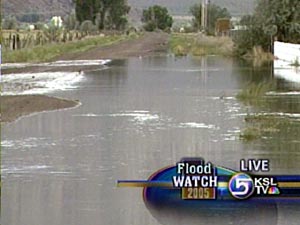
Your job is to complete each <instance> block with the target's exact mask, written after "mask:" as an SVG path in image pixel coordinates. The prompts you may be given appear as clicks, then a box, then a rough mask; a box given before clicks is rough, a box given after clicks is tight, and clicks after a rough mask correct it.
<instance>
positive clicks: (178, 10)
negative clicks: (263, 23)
mask: <svg viewBox="0 0 300 225" xmlns="http://www.w3.org/2000/svg"><path fill="white" fill-rule="evenodd" d="M255 1H256V0H211V1H210V2H211V3H214V4H216V5H219V6H221V7H226V8H228V10H229V11H230V13H231V14H232V15H235V16H238V15H245V14H250V13H252V12H253V10H254V6H255ZM128 2H129V4H130V5H132V6H133V7H135V8H142V9H144V8H147V7H149V6H150V5H155V4H158V5H163V6H166V7H167V8H168V9H169V10H170V12H171V13H172V14H173V15H188V14H189V9H190V7H191V6H192V5H194V4H195V3H200V2H202V1H201V0H128Z"/></svg>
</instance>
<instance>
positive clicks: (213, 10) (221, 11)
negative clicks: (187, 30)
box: [190, 4, 231, 33]
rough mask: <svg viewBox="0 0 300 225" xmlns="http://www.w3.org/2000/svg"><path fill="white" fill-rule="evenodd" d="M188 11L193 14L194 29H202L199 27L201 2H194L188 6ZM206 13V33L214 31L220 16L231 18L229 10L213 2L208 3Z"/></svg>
mask: <svg viewBox="0 0 300 225" xmlns="http://www.w3.org/2000/svg"><path fill="white" fill-rule="evenodd" d="M190 13H191V14H192V15H193V17H194V18H193V26H194V28H195V29H197V30H200V29H203V28H202V27H201V17H202V4H195V5H193V6H192V7H191V8H190ZM207 14H208V18H207V20H208V27H207V29H208V30H207V31H208V33H214V31H215V24H216V21H217V20H218V19H220V18H228V19H230V18H231V15H230V13H229V11H228V10H227V9H226V8H221V7H220V6H218V5H215V4H209V5H208V9H207Z"/></svg>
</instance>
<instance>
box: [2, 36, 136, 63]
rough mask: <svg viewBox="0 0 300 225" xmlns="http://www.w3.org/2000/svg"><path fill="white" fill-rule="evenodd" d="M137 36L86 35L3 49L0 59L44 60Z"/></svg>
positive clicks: (15, 60) (12, 61)
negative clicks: (78, 39)
mask: <svg viewBox="0 0 300 225" xmlns="http://www.w3.org/2000/svg"><path fill="white" fill-rule="evenodd" d="M137 37H138V35H109V36H104V37H100V36H97V37H87V38H86V39H84V40H80V41H74V42H68V43H52V44H47V45H44V46H36V47H32V48H24V49H21V50H16V51H10V50H4V51H3V53H2V60H3V62H4V63H8V62H10V63H17V62H45V61H49V60H52V59H54V58H55V57H58V56H60V55H62V54H67V53H78V52H84V51H87V50H90V49H92V48H94V47H101V46H108V45H112V44H116V43H119V42H121V41H125V40H129V39H134V38H137Z"/></svg>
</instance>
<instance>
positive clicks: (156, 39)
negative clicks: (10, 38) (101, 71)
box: [1, 32, 169, 122]
mask: <svg viewBox="0 0 300 225" xmlns="http://www.w3.org/2000/svg"><path fill="white" fill-rule="evenodd" d="M168 38H169V35H168V34H166V33H163V32H153V33H145V34H144V35H142V36H140V37H139V38H137V39H134V40H129V41H124V42H120V43H117V44H114V45H111V46H105V47H98V48H94V49H92V50H89V51H87V52H82V53H78V54H65V55H62V56H60V57H58V58H56V59H54V60H53V61H57V60H94V59H126V58H129V57H145V56H150V55H155V54H159V53H162V52H166V51H167V48H168ZM98 67H99V66H66V67H53V66H42V67H41V66H28V67H25V68H15V69H3V70H2V74H11V73H39V72H56V71H69V72H75V71H79V70H82V71H85V70H93V69H98ZM77 104H78V102H76V101H72V100H62V99H57V98H52V97H48V96H42V95H39V96H32V95H26V96H24V95H23V96H1V122H11V121H13V120H15V119H17V118H18V117H21V116H25V115H29V114H32V113H36V112H41V111H48V110H55V109H62V108H69V107H74V106H76V105H77Z"/></svg>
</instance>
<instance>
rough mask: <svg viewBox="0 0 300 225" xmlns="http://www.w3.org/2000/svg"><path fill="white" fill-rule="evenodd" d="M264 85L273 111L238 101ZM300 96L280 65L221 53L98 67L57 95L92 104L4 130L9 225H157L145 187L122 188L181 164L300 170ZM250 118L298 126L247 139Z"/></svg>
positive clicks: (287, 216)
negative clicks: (123, 182) (261, 163)
mask: <svg viewBox="0 0 300 225" xmlns="http://www.w3.org/2000/svg"><path fill="white" fill-rule="evenodd" d="M275 75H276V74H275ZM36 76H37V77H38V74H36ZM261 82H266V83H268V82H271V83H275V86H276V88H275V89H274V90H272V91H270V92H269V93H268V97H267V99H266V102H267V104H263V105H261V104H258V105H251V104H245V103H243V102H240V101H239V100H237V99H236V98H235V96H236V95H237V93H238V92H239V91H240V90H241V89H243V88H246V87H247V85H248V84H249V83H254V84H259V83H261ZM299 90H300V85H299V84H298V83H297V82H295V81H289V80H288V79H285V77H284V76H282V73H281V74H280V76H274V72H273V69H272V66H265V67H262V68H260V69H258V68H253V67H252V66H251V65H249V64H247V63H244V62H238V61H234V60H232V59H226V58H220V57H215V56H210V57H206V58H190V57H186V58H174V57H172V56H160V57H149V58H143V59H136V58H132V59H129V60H120V61H118V60H117V61H112V62H110V63H109V64H108V65H107V66H106V67H105V68H104V69H101V70H97V71H87V72H85V74H84V78H83V79H79V80H77V81H76V84H75V87H73V88H65V89H54V90H50V92H49V94H50V95H53V96H58V97H64V98H70V99H79V100H80V101H81V103H82V104H81V106H79V107H77V108H74V109H70V110H61V111H56V112H45V113H40V114H36V115H33V116H29V117H25V118H22V119H20V120H18V121H17V122H14V123H10V124H5V125H3V126H2V132H1V135H2V141H1V144H2V168H1V169H2V171H1V172H2V196H1V197H2V202H1V203H2V206H1V211H2V216H1V217H2V218H1V224H3V225H67V224H69V225H71V224H72V225H98V224H99V225H100V224H101V225H108V224H113V225H121V224H122V225H141V224H143V225H158V224H160V223H159V222H158V220H157V218H155V217H154V216H152V214H151V213H150V212H149V211H148V210H147V208H146V206H145V205H144V202H143V199H142V189H139V188H117V187H116V180H118V179H130V180H132V179H134V180H136V179H142V180H143V179H147V178H148V177H149V176H150V175H151V174H152V173H154V172H155V171H157V170H158V169H160V168H162V167H165V166H168V165H172V164H175V163H176V162H177V161H179V160H180V159H181V158H182V157H203V158H205V159H206V160H209V161H211V162H213V163H214V164H217V165H220V166H225V167H229V168H232V169H236V170H238V169H239V160H240V159H242V158H268V159H270V161H271V171H272V173H274V174H299V173H300V163H299V160H300V150H299V149H300V126H299V123H300V122H299V120H300V101H299V100H300V92H298V91H299ZM251 113H261V114H262V113H264V114H271V115H275V116H280V118H282V117H284V118H286V119H288V120H289V121H292V123H291V125H289V126H282V127H281V129H280V130H279V131H277V132H269V133H267V134H264V136H263V137H262V138H260V139H258V140H254V141H251V142H247V141H243V140H240V138H239V134H240V132H242V131H243V130H244V129H245V127H246V126H247V124H246V122H245V120H244V119H245V116H246V115H247V114H251ZM299 212H300V206H299V205H294V206H289V205H282V206H278V211H277V212H276V215H274V216H275V217H274V218H275V223H274V224H276V221H277V224H278V225H293V224H299V217H300V216H299V215H300V213H299ZM252 218H253V215H252ZM274 218H273V221H274ZM224 221H226V220H222V218H220V220H219V221H218V222H217V223H216V224H220V225H227V224H228V221H227V222H226V223H225V222H224ZM269 221H270V220H269V219H268V218H266V220H265V222H266V223H269ZM167 223H168V221H165V224H167ZM170 223H171V224H172V223H174V221H170ZM177 223H179V224H187V223H185V222H184V220H183V221H181V222H178V221H177ZM199 224H202V223H201V221H200V220H199ZM231 224H247V221H246V222H245V221H244V222H243V223H240V222H239V223H237V222H235V221H232V222H231ZM251 224H253V223H251ZM260 224H262V223H260Z"/></svg>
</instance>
